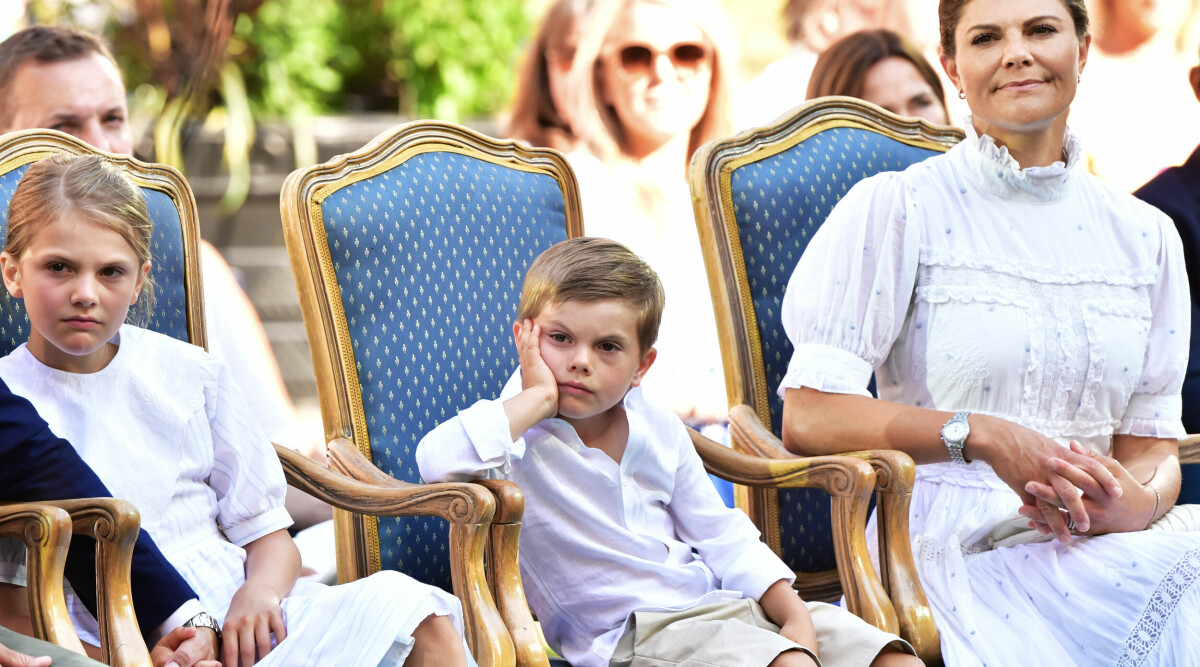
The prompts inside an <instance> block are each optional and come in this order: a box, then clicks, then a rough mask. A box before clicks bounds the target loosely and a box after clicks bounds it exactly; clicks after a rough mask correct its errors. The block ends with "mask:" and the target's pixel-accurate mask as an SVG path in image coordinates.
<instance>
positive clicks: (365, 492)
mask: <svg viewBox="0 0 1200 667" xmlns="http://www.w3.org/2000/svg"><path fill="white" fill-rule="evenodd" d="M63 152H66V153H71V154H101V155H104V156H105V157H107V158H108V159H110V160H111V161H112V162H113V163H114V164H117V165H119V166H121V167H122V168H124V169H125V170H126V173H127V174H128V175H129V176H130V178H131V179H132V180H133V181H134V182H135V183H136V184H137V185H138V186H140V187H141V189H142V193H143V194H144V195H145V197H146V200H147V204H148V209H149V211H150V216H151V218H152V219H153V221H154V236H153V239H152V242H151V253H152V255H151V256H152V258H153V262H154V276H155V281H156V283H157V291H156V294H155V308H154V312H153V313H152V315H151V317H150V319H149V322H148V328H150V329H154V330H156V331H159V332H161V333H165V334H167V335H171V336H174V337H175V338H177V339H180V340H186V341H190V342H192V343H193V344H197V345H203V344H204V343H205V341H206V335H205V325H204V310H203V307H204V305H203V299H202V298H201V287H200V272H199V259H198V258H199V254H198V250H197V249H198V245H197V244H198V237H199V223H198V219H197V217H196V206H195V200H194V198H193V197H192V193H191V189H190V188H189V187H188V185H187V183H186V181H184V179H183V177H182V175H180V174H179V172H177V171H176V170H174V169H173V168H171V167H168V166H165V165H153V164H146V163H143V162H140V161H138V160H136V159H133V158H130V157H122V156H116V155H110V154H107V153H100V152H99V151H96V150H95V149H93V148H91V147H90V146H87V145H86V144H84V143H82V142H80V141H79V140H77V139H75V138H73V137H70V136H68V135H65V134H62V133H59V132H54V131H50V130H38V131H30V132H21V133H15V134H12V135H7V136H6V137H5V138H4V140H2V141H0V166H2V167H3V169H0V210H2V211H3V214H2V215H3V216H4V217H2V218H0V223H7V210H8V204H7V201H8V198H10V197H11V196H12V193H13V191H14V190H15V188H16V184H17V182H19V180H20V177H21V175H22V174H23V172H24V168H25V167H26V166H27V165H28V164H30V163H32V162H35V161H37V160H39V159H41V158H43V157H47V156H48V155H51V154H53V153H63ZM3 307H6V308H13V309H12V310H10V311H9V312H4V313H0V354H7V353H8V352H9V351H10V350H11V349H12V348H13V347H15V346H16V345H18V344H19V343H21V342H23V341H24V340H25V339H26V338H27V337H28V321H27V319H26V318H25V315H24V313H23V311H21V310H20V304H19V302H15V301H12V300H8V302H7V303H5V304H4V305H3ZM336 446H337V443H335V445H334V447H335V451H336ZM275 449H276V452H277V453H278V455H279V458H280V462H281V464H282V465H283V468H284V472H285V475H286V476H287V479H288V483H289V484H291V485H292V486H295V487H297V488H299V489H301V490H304V491H306V492H308V493H310V494H311V495H313V496H315V497H317V498H319V499H321V500H323V501H325V502H327V503H330V504H331V505H333V506H334V507H335V508H340V509H341V510H344V511H353V512H360V513H363V514H367V515H372V516H375V515H386V516H399V515H404V516H409V515H414V514H423V513H436V514H439V515H440V516H446V517H449V518H451V520H452V521H454V522H456V524H457V525H460V526H462V527H463V530H465V531H468V532H474V533H483V534H486V532H487V529H488V527H489V526H490V522H491V519H492V516H493V515H494V514H495V512H496V501H495V499H494V496H493V495H492V494H491V493H489V492H487V491H486V490H484V489H481V488H480V487H478V486H476V485H469V484H445V485H438V486H436V487H433V486H431V487H421V488H412V487H411V486H409V485H403V484H399V483H396V482H394V481H393V480H388V483H381V482H380V481H379V480H373V482H372V483H364V482H362V481H360V480H358V479H355V478H352V477H348V476H346V475H343V474H341V473H338V472H335V471H332V470H328V469H326V468H324V467H321V466H319V465H317V464H315V463H313V462H312V461H309V460H308V459H306V458H305V457H304V456H302V455H300V454H297V453H296V452H293V451H291V450H289V449H286V448H283V447H279V446H278V445H276V447H275ZM56 504H59V505H64V503H56ZM81 504H86V503H84V502H83V501H81ZM65 505H66V506H67V508H68V510H69V511H71V512H72V514H73V516H74V524H75V529H76V530H80V529H83V528H85V527H88V526H87V525H85V524H86V523H87V522H86V521H85V519H86V517H88V516H95V515H96V510H95V509H90V508H89V509H86V510H85V509H78V508H76V507H74V506H72V505H71V504H70V503H67V504H65ZM124 505H125V506H128V503H124ZM136 518H137V517H136V512H134V513H133V516H132V519H133V522H132V535H133V536H134V537H136V533H137V521H136ZM129 519H130V517H128V516H126V517H124V518H123V519H122V521H121V522H119V523H121V526H122V527H128V524H129V523H130V521H129ZM92 523H93V524H94V526H95V528H96V530H94V531H93V532H94V535H95V536H96V537H97V539H98V542H99V541H100V540H101V539H107V540H108V541H114V540H116V539H117V538H115V537H113V536H112V535H110V533H112V532H113V531H112V530H111V529H108V528H106V526H107V525H108V523H110V522H109V521H103V520H93V521H92ZM117 534H124V533H119V532H118V533H117ZM132 544H133V538H129V539H128V546H129V547H132ZM128 567H129V558H128V554H126V555H125V556H124V572H123V573H122V572H120V571H117V572H115V573H114V574H113V577H112V579H111V580H109V579H107V578H106V579H105V584H104V586H102V587H99V588H100V590H98V591H97V593H98V605H99V606H100V607H101V608H102V609H104V610H106V611H102V612H100V619H99V620H100V621H101V623H102V624H106V625H107V626H113V625H114V623H113V622H107V623H106V614H107V615H108V616H109V617H115V618H117V619H126V621H125V625H119V624H118V625H116V626H115V627H116V628H117V629H118V630H120V631H121V632H122V633H123V634H119V635H117V636H116V638H113V639H110V640H109V641H110V642H111V643H112V645H113V646H115V647H120V648H121V649H122V650H126V649H128V653H129V655H125V654H123V653H120V652H118V651H115V650H113V649H112V648H110V646H108V645H107V643H106V645H105V646H103V647H102V648H103V649H104V651H105V660H106V661H108V662H110V663H111V664H114V665H116V664H120V665H149V664H150V661H149V655H148V652H147V650H146V647H145V644H144V643H143V641H142V638H141V634H140V632H139V631H138V629H137V624H136V619H134V618H133V609H132V605H131V601H130V597H129V595H128V581H129V576H128ZM450 567H451V568H452V569H453V570H454V571H455V578H456V580H464V581H469V582H472V583H470V584H467V585H464V586H463V587H462V589H463V591H466V592H469V591H473V590H479V589H482V590H483V592H484V593H486V586H485V585H484V583H483V574H482V573H483V571H484V562H483V550H482V548H464V549H462V550H461V551H456V552H455V553H454V555H453V557H452V558H451V560H450ZM113 569H114V568H110V567H107V566H106V562H98V573H102V574H103V576H105V577H108V576H109V572H110V570H113ZM116 569H117V570H119V568H116ZM98 576H100V574H98ZM122 582H123V585H124V589H123V590H124V593H123V594H122V593H120V591H121V590H122V589H120V586H121V585H122ZM101 591H107V596H106V598H104V599H101V598H100V597H99V594H100V593H101ZM113 591H116V592H117V593H118V594H117V595H113ZM30 595H31V598H32V596H35V595H38V591H37V590H35V589H33V588H31V590H30ZM51 597H52V594H51ZM463 605H464V608H466V609H468V610H472V611H469V612H468V620H467V623H468V625H469V626H477V625H479V623H478V621H477V620H473V619H472V618H471V616H470V614H472V613H473V614H475V615H476V616H477V617H483V618H493V617H497V612H496V611H495V609H494V607H491V608H490V607H489V605H490V598H488V597H487V596H486V595H478V594H474V595H473V596H468V595H466V594H465V593H464V600H463ZM31 608H33V609H38V607H31ZM64 613H65V612H64ZM55 619H56V617H55V616H54V612H49V613H44V614H42V618H41V619H40V620H39V619H35V627H38V623H41V624H42V625H45V626H48V627H56V628H57V627H60V626H58V625H55V622H56V620H55ZM493 625H495V624H494V623H493ZM68 627H69V626H68ZM101 633H102V634H101V638H102V641H103V640H106V639H107V638H109V637H110V636H113V635H114V631H113V630H109V629H106V628H102V631H101ZM58 634H60V635H61V634H63V633H61V632H60V633H58ZM70 634H71V637H70V639H61V638H59V637H57V636H55V637H52V636H51V634H50V633H48V632H47V633H46V634H44V635H41V636H40V638H42V639H47V640H50V641H55V640H58V641H60V642H63V643H64V644H65V645H67V646H68V647H70V645H71V643H72V642H73V643H74V644H75V645H78V639H76V638H74V636H73V633H70ZM501 635H504V633H503V632H502V631H501V632H499V633H491V634H486V633H485V635H484V640H483V641H479V640H477V641H476V642H475V644H474V645H473V646H474V649H475V651H476V656H477V659H478V662H479V664H481V665H496V664H507V663H505V662H504V661H503V660H502V658H503V656H504V642H505V641H507V636H506V635H504V636H501ZM135 649H136V650H135ZM508 653H509V654H511V648H509V649H508Z"/></svg>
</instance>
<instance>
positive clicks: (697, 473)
mask: <svg viewBox="0 0 1200 667" xmlns="http://www.w3.org/2000/svg"><path fill="white" fill-rule="evenodd" d="M520 391H521V372H520V370H517V372H516V373H514V374H513V376H512V377H511V378H510V379H509V381H508V384H507V385H505V387H504V390H503V391H502V392H501V394H500V397H499V398H497V399H495V400H483V401H479V402H478V403H476V404H475V405H473V406H471V407H470V408H467V409H466V410H463V411H462V412H460V413H459V414H458V416H457V417H455V418H453V419H449V420H447V421H445V422H443V423H442V424H440V425H439V426H438V427H437V428H436V429H434V430H433V431H432V432H430V433H429V434H428V435H426V436H425V437H424V438H423V439H422V440H421V442H420V443H419V444H418V445H417V465H418V467H419V468H420V471H421V476H422V477H423V478H424V479H425V481H427V482H440V481H465V480H470V479H480V478H503V479H509V480H512V481H514V482H516V483H517V484H518V485H520V487H521V489H522V491H523V492H524V494H525V498H526V503H525V515H524V519H523V520H522V526H521V555H520V557H521V575H522V579H523V580H524V584H525V594H526V597H527V598H528V601H529V604H530V606H531V607H532V608H533V610H534V612H535V613H536V614H537V615H538V619H539V620H540V621H541V624H542V630H543V631H544V632H545V634H546V638H547V640H549V642H550V644H551V646H553V647H555V648H556V649H557V650H558V651H559V652H560V653H561V654H562V656H563V657H564V658H566V659H567V660H568V661H569V662H570V663H571V664H573V665H576V666H577V667H591V666H596V667H601V666H603V665H607V664H608V661H609V659H610V658H611V656H612V653H613V651H614V649H615V648H616V644H617V641H618V640H619V639H620V637H621V634H622V633H623V632H624V628H625V622H626V620H627V617H628V615H629V613H630V612H632V611H634V610H645V609H687V608H690V607H694V606H697V605H700V604H706V603H708V602H713V601H717V600H720V599H723V598H741V597H749V598H753V599H755V600H757V599H759V598H760V597H761V596H762V594H763V593H764V592H766V590H767V588H768V587H770V586H771V584H773V583H775V582H776V581H779V580H781V579H783V580H787V581H788V582H791V581H793V580H794V579H795V575H794V573H793V572H792V571H791V570H790V569H789V568H788V567H787V566H786V565H784V563H783V562H782V561H780V560H779V558H778V557H777V556H776V555H775V554H774V553H773V552H772V551H771V550H770V548H768V547H767V546H766V545H765V544H763V543H762V542H761V541H760V540H759V532H758V529H757V528H755V527H754V524H752V523H751V522H750V520H749V518H747V517H746V515H745V514H743V513H742V512H740V511H739V510H736V509H730V508H727V507H725V505H724V503H723V502H722V501H721V498H720V496H719V495H718V494H717V492H716V489H715V488H714V487H713V485H712V482H711V480H709V478H708V475H707V474H706V473H705V471H704V467H703V464H702V463H701V461H700V457H699V456H698V455H697V454H696V451H695V448H694V447H693V446H692V443H691V439H690V438H689V437H688V435H687V431H686V430H685V429H684V426H683V423H682V422H681V421H680V420H679V418H678V417H676V416H675V415H674V414H673V413H671V412H670V411H669V410H666V409H662V408H658V407H656V406H653V405H650V404H649V403H647V402H646V401H645V400H643V399H642V396H641V390H640V389H637V388H634V389H632V390H631V391H630V392H629V393H628V394H627V395H626V396H625V400H624V405H625V411H626V415H627V416H628V419H629V442H628V444H627V445H626V448H625V453H624V455H623V456H622V459H621V463H620V464H619V465H618V464H617V463H616V462H615V461H613V460H612V459H611V458H609V456H608V455H607V454H605V453H603V452H601V451H600V450H597V449H591V448H589V447H587V446H585V445H584V444H583V442H582V441H581V440H580V439H579V436H578V435H577V434H576V433H575V429H574V428H572V427H571V425H570V424H568V423H567V422H566V421H563V420H561V419H546V420H544V421H542V422H540V423H538V424H537V425H536V426H534V427H533V428H531V429H530V430H529V431H527V432H526V433H525V435H524V437H521V438H518V439H517V440H516V441H515V442H514V441H513V440H512V437H511V436H510V433H509V424H508V417H507V416H506V415H505V412H504V406H503V402H504V401H505V400H507V399H508V398H511V397H512V396H515V395H516V394H517V393H519V392H520Z"/></svg>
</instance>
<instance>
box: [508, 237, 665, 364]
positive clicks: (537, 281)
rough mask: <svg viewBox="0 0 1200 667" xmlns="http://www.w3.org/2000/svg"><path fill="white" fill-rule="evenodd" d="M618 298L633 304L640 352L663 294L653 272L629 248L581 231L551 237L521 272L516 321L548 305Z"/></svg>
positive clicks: (652, 335)
mask: <svg viewBox="0 0 1200 667" xmlns="http://www.w3.org/2000/svg"><path fill="white" fill-rule="evenodd" d="M604 299H619V300H621V301H624V302H626V303H629V304H632V305H633V306H634V307H636V308H637V309H638V345H639V346H640V347H641V351H642V352H643V353H644V352H646V350H649V349H650V347H651V346H653V345H654V341H655V340H656V339H657V338H658V325H659V323H660V322H661V321H662V311H663V305H664V303H665V301H666V296H665V295H664V293H663V287H662V283H661V282H660V281H659V279H658V274H657V273H655V272H654V269H652V268H650V265H649V264H647V263H646V262H645V261H643V260H642V258H641V257H638V256H637V255H635V254H633V251H631V250H630V249H629V248H626V247H625V246H623V245H621V244H620V243H617V242H616V241H612V240H609V239H603V238H596V237H591V236H585V237H581V238H577V239H568V240H566V241H562V242H560V243H556V244H554V245H553V246H551V247H550V248H549V249H547V250H546V251H545V252H543V253H542V254H541V255H538V258H537V259H535V260H534V261H533V264H531V265H530V266H529V271H528V272H526V274H525V282H524V284H523V285H522V286H521V305H520V306H519V307H518V309H517V321H518V322H524V321H525V320H527V319H533V318H534V317H537V315H538V314H540V313H541V312H542V310H543V309H544V308H546V306H547V305H550V304H560V303H565V302H567V301H601V300H604Z"/></svg>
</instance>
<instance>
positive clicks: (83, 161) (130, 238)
mask: <svg viewBox="0 0 1200 667" xmlns="http://www.w3.org/2000/svg"><path fill="white" fill-rule="evenodd" d="M69 214H74V215H77V216H79V217H81V218H85V219H87V220H89V221H91V222H95V223H97V224H100V225H104V226H105V227H108V228H109V229H111V230H113V231H114V232H116V233H118V234H120V235H121V238H123V239H125V242H126V243H128V244H129V247H131V248H133V251H134V254H136V255H137V258H138V265H139V270H140V268H141V265H144V264H145V263H146V261H147V260H149V259H150V236H151V233H152V232H153V225H152V223H151V222H150V215H149V213H148V212H147V211H146V200H145V199H143V198H142V193H141V191H140V190H139V189H138V187H137V186H136V185H134V184H133V182H132V181H130V180H129V178H128V177H127V176H125V174H123V173H122V172H121V170H120V169H118V168H117V167H115V166H114V165H112V164H110V163H109V161H108V160H107V159H106V158H103V157H100V156H98V155H82V156H72V155H54V156H51V157H48V158H46V159H44V160H41V161H38V162H35V163H33V164H32V165H30V166H29V169H28V170H26V172H25V175H24V176H23V177H22V178H21V182H20V183H19V184H18V185H17V191H16V192H14V193H13V196H12V200H11V201H10V202H9V204H8V229H7V232H6V234H5V238H4V240H3V246H4V250H5V251H6V252H8V254H10V255H12V256H13V258H14V259H18V260H19V259H21V254H22V253H24V252H25V249H26V248H27V247H28V246H29V243H30V240H31V239H32V238H33V237H34V235H35V234H37V232H38V229H39V227H40V225H41V224H43V223H46V222H50V221H55V220H61V219H62V218H63V217H64V216H67V215H69ZM153 305H154V280H153V277H151V276H147V277H146V283H145V285H144V286H143V288H142V295H141V298H139V299H138V306H139V307H138V311H137V314H136V317H134V318H133V320H132V321H134V322H136V323H139V324H141V323H143V321H144V320H145V319H147V318H148V317H149V313H150V309H151V308H152V307H153Z"/></svg>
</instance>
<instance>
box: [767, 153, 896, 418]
mask: <svg viewBox="0 0 1200 667" xmlns="http://www.w3.org/2000/svg"><path fill="white" fill-rule="evenodd" d="M916 215H917V209H916V206H915V204H914V203H913V202H911V201H909V198H907V197H906V196H905V188H904V185H903V181H902V178H901V176H900V175H898V174H895V173H885V174H879V175H877V176H874V177H871V178H869V179H866V180H864V181H862V182H860V183H858V184H857V185H855V186H854V187H853V188H851V189H850V191H849V192H848V193H846V196H845V197H843V198H842V201H841V202H840V203H839V204H838V205H837V206H836V207H834V209H833V212H832V213H830V214H829V218H828V219H827V220H826V221H825V224H823V225H822V226H821V228H820V229H819V230H818V231H817V233H816V234H815V235H814V236H813V239H812V241H811V242H810V243H809V246H808V249H807V250H806V251H805V252H804V255H803V256H802V257H801V258H800V261H799V263H797V264H796V270H795V271H793V272H792V277H791V279H790V280H789V281H788V286H787V292H786V293H785V294H784V298H783V307H782V318H783V328H784V330H785V331H786V332H787V336H788V338H789V339H791V341H792V345H793V346H794V348H795V351H794V352H793V353H792V359H791V362H790V363H789V364H788V370H787V374H786V375H785V376H784V378H783V381H782V382H781V383H780V386H779V393H780V395H781V396H782V395H783V393H784V391H785V390H787V389H791V388H798V387H811V388H813V389H818V390H820V391H825V392H831V393H838V394H860V395H863V396H868V395H869V394H868V393H867V389H866V387H867V384H868V383H869V382H870V379H871V373H872V372H874V369H875V368H876V367H877V366H879V365H880V364H881V363H882V362H883V360H884V358H886V357H887V355H888V352H889V350H890V349H891V347H892V344H893V343H894V342H895V341H896V338H897V337H898V336H899V335H900V329H901V327H902V326H903V325H904V319H905V317H906V315H907V313H908V306H909V302H910V300H911V297H912V292H913V286H914V284H915V281H916V273H917V263H918V250H919V237H918V229H919V225H918V224H917V221H916Z"/></svg>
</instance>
